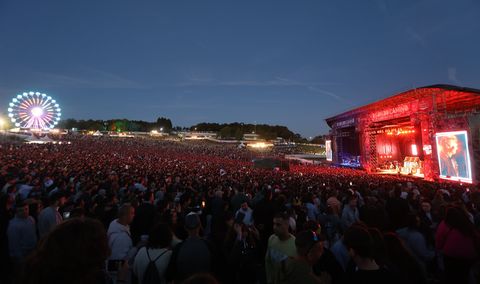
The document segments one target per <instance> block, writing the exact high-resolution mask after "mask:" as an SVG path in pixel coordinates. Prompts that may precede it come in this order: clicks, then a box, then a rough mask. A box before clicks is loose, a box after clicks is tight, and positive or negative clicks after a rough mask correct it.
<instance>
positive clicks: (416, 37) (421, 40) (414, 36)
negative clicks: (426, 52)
mask: <svg viewBox="0 0 480 284" xmlns="http://www.w3.org/2000/svg"><path fill="white" fill-rule="evenodd" d="M405 32H406V33H407V35H408V37H409V38H410V40H412V41H414V42H416V43H418V44H420V45H421V46H422V47H427V45H428V42H427V40H426V39H425V37H424V36H422V35H421V34H419V33H418V32H417V31H415V30H414V29H412V28H410V27H408V28H406V30H405Z"/></svg>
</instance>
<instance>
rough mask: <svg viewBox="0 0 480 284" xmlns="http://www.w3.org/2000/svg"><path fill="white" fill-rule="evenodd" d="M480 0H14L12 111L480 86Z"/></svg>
mask: <svg viewBox="0 0 480 284" xmlns="http://www.w3.org/2000/svg"><path fill="white" fill-rule="evenodd" d="M479 51H480V1H478V0H458V1H457V0H455V1H451V0H448V1H447V0H422V1H419V0H402V1H398V0H397V1H382V0H362V1H358V0H351V1H343V0H338V1H321V0H314V1H303V0H295V1H293V0H290V1H282V0H272V1H268V0H251V1H250V0H237V1H228V0H219V1H209V0H191V1H182V0H175V1H162V0H155V1H146V0H145V1H143V0H142V1H131V0H129V1H121V0H112V1H107V0H91V1H90V0H78V1H73V0H72V1H67V0H58V1H51V0H32V1H23V0H0V113H3V115H5V112H6V109H7V105H8V103H9V101H10V100H11V98H12V97H13V96H15V95H16V94H17V93H20V92H24V91H39V92H44V93H47V94H49V95H51V96H52V97H54V98H56V100H57V101H58V102H59V103H60V104H61V107H62V115H63V117H64V118H76V119H88V118H92V119H110V118H128V119H141V120H147V121H153V120H155V119H156V118H157V117H159V116H165V117H169V118H171V119H172V121H173V124H174V125H177V126H190V125H193V124H196V123H199V122H220V123H222V122H235V121H237V122H244V123H255V122H256V123H258V124H260V123H266V124H279V125H286V126H288V127H289V128H290V129H291V130H293V131H294V132H297V133H300V134H301V135H303V136H305V137H308V136H314V135H317V134H325V133H327V132H328V126H327V125H326V124H325V121H324V119H325V118H327V117H330V116H333V115H335V114H338V113H340V112H343V111H346V110H348V109H351V108H354V107H358V106H361V105H364V104H367V103H370V102H373V101H376V100H379V99H382V98H385V97H388V96H391V95H393V94H396V93H398V92H402V91H406V90H408V89H411V88H414V87H420V86H426V85H431V84H452V85H458V86H464V87H471V88H480V55H479Z"/></svg>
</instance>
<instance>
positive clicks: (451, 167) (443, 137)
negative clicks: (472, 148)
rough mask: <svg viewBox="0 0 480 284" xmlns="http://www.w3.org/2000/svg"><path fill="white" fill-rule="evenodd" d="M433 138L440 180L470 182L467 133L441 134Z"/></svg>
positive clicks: (470, 170) (470, 172)
mask: <svg viewBox="0 0 480 284" xmlns="http://www.w3.org/2000/svg"><path fill="white" fill-rule="evenodd" d="M435 138H436V144H437V155H438V166H439V168H440V178H443V179H449V180H455V181H462V182H472V169H471V164H470V154H469V153H470V152H469V149H468V136H467V131H454V132H441V133H437V134H436V135H435Z"/></svg>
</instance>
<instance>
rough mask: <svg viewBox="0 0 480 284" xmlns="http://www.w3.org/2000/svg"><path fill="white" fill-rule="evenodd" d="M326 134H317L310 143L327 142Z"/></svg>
mask: <svg viewBox="0 0 480 284" xmlns="http://www.w3.org/2000/svg"><path fill="white" fill-rule="evenodd" d="M325 140H326V139H325V136H324V135H319V136H315V137H313V139H312V141H310V143H312V144H325Z"/></svg>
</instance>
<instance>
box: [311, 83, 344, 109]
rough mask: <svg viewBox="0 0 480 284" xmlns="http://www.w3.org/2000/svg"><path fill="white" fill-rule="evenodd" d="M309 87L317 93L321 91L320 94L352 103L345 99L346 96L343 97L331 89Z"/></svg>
mask: <svg viewBox="0 0 480 284" xmlns="http://www.w3.org/2000/svg"><path fill="white" fill-rule="evenodd" d="M308 89H309V90H310V91H312V92H316V93H320V94H323V95H326V96H328V97H331V98H333V99H335V100H337V101H339V102H342V103H347V104H349V105H351V104H352V102H351V101H349V100H347V99H345V98H342V97H341V96H339V95H337V94H335V93H332V92H330V91H327V90H322V89H319V88H316V87H308Z"/></svg>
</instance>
